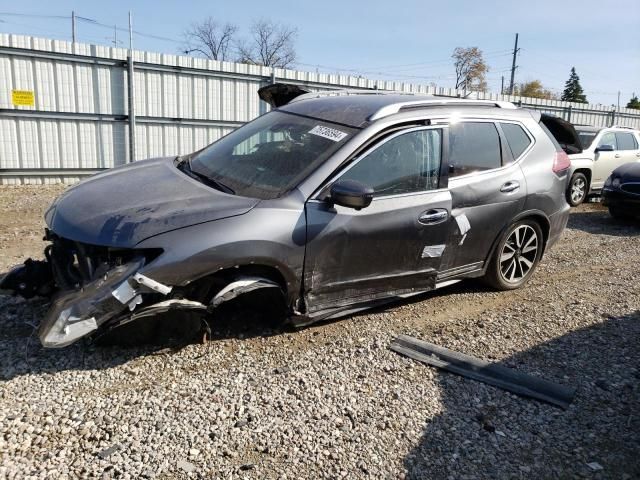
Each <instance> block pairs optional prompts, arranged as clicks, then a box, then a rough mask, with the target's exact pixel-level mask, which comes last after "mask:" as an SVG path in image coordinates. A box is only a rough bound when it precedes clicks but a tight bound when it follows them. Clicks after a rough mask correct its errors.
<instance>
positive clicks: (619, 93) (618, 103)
mask: <svg viewBox="0 0 640 480" xmlns="http://www.w3.org/2000/svg"><path fill="white" fill-rule="evenodd" d="M618 111H620V90H618Z"/></svg>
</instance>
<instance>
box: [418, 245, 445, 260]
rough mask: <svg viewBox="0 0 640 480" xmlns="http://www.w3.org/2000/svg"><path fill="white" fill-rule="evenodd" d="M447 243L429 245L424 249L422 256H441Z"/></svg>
mask: <svg viewBox="0 0 640 480" xmlns="http://www.w3.org/2000/svg"><path fill="white" fill-rule="evenodd" d="M445 246H446V245H427V246H426V247H424V249H423V250H422V257H421V258H436V257H441V256H442V252H444V247H445Z"/></svg>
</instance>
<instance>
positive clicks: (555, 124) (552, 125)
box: [540, 113, 582, 155]
mask: <svg viewBox="0 0 640 480" xmlns="http://www.w3.org/2000/svg"><path fill="white" fill-rule="evenodd" d="M540 122H541V123H542V124H543V125H544V126H545V127H547V129H548V130H549V131H550V132H551V134H552V135H553V137H554V138H555V139H556V141H557V142H558V143H559V144H560V146H561V147H562V149H563V150H564V151H565V153H567V154H568V155H571V154H575V153H582V143H581V142H580V137H579V136H578V132H576V129H575V128H573V124H571V123H569V122H567V121H566V120H564V119H562V118H560V117H556V116H555V115H549V114H548V113H543V114H542V115H540Z"/></svg>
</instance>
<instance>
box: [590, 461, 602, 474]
mask: <svg viewBox="0 0 640 480" xmlns="http://www.w3.org/2000/svg"><path fill="white" fill-rule="evenodd" d="M587 467H589V468H590V469H591V470H593V471H594V472H597V471H598V470H604V467H603V466H602V465H600V464H599V463H598V462H591V463H587Z"/></svg>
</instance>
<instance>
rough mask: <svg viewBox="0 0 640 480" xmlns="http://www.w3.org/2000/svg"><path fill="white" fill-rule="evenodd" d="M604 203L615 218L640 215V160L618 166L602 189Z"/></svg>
mask: <svg viewBox="0 0 640 480" xmlns="http://www.w3.org/2000/svg"><path fill="white" fill-rule="evenodd" d="M602 204H603V205H604V206H606V207H608V208H609V213H610V214H611V216H612V217H614V218H619V219H624V218H633V217H636V218H638V217H640V162H631V163H625V164H624V165H622V166H620V167H618V168H616V169H615V170H614V171H613V172H612V173H611V175H610V176H609V178H607V181H606V182H604V188H603V189H602Z"/></svg>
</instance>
